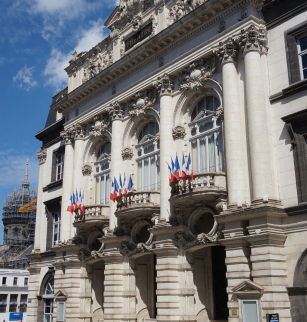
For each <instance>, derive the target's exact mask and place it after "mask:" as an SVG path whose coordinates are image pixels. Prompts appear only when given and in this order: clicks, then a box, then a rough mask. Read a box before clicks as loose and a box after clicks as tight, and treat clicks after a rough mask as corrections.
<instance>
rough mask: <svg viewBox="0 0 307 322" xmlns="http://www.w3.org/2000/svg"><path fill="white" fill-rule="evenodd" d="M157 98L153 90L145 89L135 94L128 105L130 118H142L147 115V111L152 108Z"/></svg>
mask: <svg viewBox="0 0 307 322" xmlns="http://www.w3.org/2000/svg"><path fill="white" fill-rule="evenodd" d="M157 98H158V94H157V91H156V89H155V88H153V89H146V90H144V91H142V92H139V93H137V94H135V95H134V96H133V97H132V100H131V101H130V102H129V104H128V108H129V109H130V111H129V112H128V114H129V116H130V117H142V118H144V117H145V115H146V114H147V113H146V112H147V110H148V109H150V108H153V107H154V105H155V103H156V101H157Z"/></svg>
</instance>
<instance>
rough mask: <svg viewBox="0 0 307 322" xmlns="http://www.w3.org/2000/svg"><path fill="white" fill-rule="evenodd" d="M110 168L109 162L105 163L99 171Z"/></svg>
mask: <svg viewBox="0 0 307 322" xmlns="http://www.w3.org/2000/svg"><path fill="white" fill-rule="evenodd" d="M109 167H110V165H109V162H105V163H102V164H101V171H104V170H108V169H109Z"/></svg>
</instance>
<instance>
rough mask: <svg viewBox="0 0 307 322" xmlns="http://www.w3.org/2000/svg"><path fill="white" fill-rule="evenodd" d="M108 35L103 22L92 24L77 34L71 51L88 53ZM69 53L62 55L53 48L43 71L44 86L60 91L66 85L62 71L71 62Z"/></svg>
mask: <svg viewBox="0 0 307 322" xmlns="http://www.w3.org/2000/svg"><path fill="white" fill-rule="evenodd" d="M107 34H108V30H107V28H106V27H105V26H104V24H103V21H102V20H101V19H99V20H98V21H95V22H92V27H91V28H89V29H87V30H85V29H83V30H82V31H81V32H80V33H79V39H78V41H77V45H76V46H75V48H74V49H73V50H72V51H71V53H72V52H73V51H74V50H76V51H77V52H78V53H80V52H82V51H88V50H90V49H91V48H92V47H94V46H96V45H97V44H98V43H99V42H100V41H102V40H103V39H104V38H105V37H106V36H107ZM71 53H63V52H61V51H60V50H58V49H56V48H53V49H52V51H51V55H50V58H49V59H48V61H47V65H46V67H45V70H44V75H45V76H46V77H47V81H46V84H47V85H50V86H52V87H55V89H56V90H59V89H61V88H62V87H63V86H65V85H67V82H68V77H67V74H66V72H65V70H64V68H66V67H67V66H68V62H69V61H70V60H71Z"/></svg>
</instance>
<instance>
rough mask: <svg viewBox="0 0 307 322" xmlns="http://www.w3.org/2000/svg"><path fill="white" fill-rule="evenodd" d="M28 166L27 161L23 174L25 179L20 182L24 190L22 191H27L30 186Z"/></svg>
mask: <svg viewBox="0 0 307 322" xmlns="http://www.w3.org/2000/svg"><path fill="white" fill-rule="evenodd" d="M28 166H29V159H27V165H26V173H25V177H24V179H23V181H22V188H24V189H29V186H30V182H29V176H28Z"/></svg>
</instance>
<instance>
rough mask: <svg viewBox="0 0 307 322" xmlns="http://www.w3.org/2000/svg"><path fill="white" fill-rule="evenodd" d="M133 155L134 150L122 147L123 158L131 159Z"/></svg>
mask: <svg viewBox="0 0 307 322" xmlns="http://www.w3.org/2000/svg"><path fill="white" fill-rule="evenodd" d="M132 157H133V151H132V150H131V149H130V148H124V149H122V158H123V160H124V161H125V160H131V159H132Z"/></svg>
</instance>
